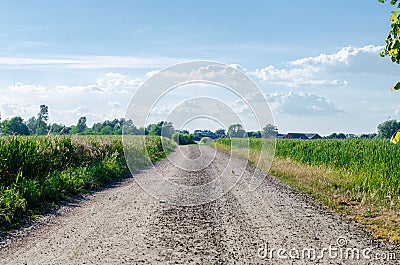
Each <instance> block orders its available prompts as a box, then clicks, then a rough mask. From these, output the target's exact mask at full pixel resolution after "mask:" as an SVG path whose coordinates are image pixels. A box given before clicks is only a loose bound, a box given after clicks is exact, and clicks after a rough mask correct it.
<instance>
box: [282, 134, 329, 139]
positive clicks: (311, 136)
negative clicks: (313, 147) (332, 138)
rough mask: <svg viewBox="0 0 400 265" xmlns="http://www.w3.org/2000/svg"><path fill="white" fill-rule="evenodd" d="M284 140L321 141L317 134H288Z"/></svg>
mask: <svg viewBox="0 0 400 265" xmlns="http://www.w3.org/2000/svg"><path fill="white" fill-rule="evenodd" d="M284 138H285V139H301V140H316V139H322V137H321V136H320V135H319V134H318V133H288V134H286V135H285V137H284Z"/></svg>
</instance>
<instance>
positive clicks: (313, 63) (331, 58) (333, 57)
mask: <svg viewBox="0 0 400 265" xmlns="http://www.w3.org/2000/svg"><path fill="white" fill-rule="evenodd" d="M383 48H384V46H374V45H367V46H364V47H361V48H356V47H351V46H348V47H344V48H342V49H341V50H340V51H338V52H337V53H334V54H324V53H321V54H320V55H319V56H316V57H306V58H301V59H297V60H295V61H292V62H289V63H288V64H289V65H297V66H302V67H320V66H330V65H335V64H349V63H350V59H351V58H352V57H355V56H358V55H359V54H373V55H378V54H379V53H380V52H381V51H382V50H383ZM317 71H319V70H318V69H317Z"/></svg>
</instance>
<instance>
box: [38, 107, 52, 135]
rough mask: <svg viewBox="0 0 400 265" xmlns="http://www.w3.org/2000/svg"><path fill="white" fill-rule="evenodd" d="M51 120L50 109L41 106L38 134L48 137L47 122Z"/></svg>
mask: <svg viewBox="0 0 400 265" xmlns="http://www.w3.org/2000/svg"><path fill="white" fill-rule="evenodd" d="M48 120H49V107H47V106H46V105H40V111H39V113H38V116H37V119H36V134H38V135H46V134H47V132H48V130H47V129H48V126H47V121H48Z"/></svg>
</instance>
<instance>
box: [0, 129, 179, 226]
mask: <svg viewBox="0 0 400 265" xmlns="http://www.w3.org/2000/svg"><path fill="white" fill-rule="evenodd" d="M128 137H130V139H129V141H124V144H128V146H125V148H127V149H128V150H129V151H130V152H132V151H134V152H135V156H136V158H137V161H138V162H137V163H135V167H136V168H137V169H140V168H143V167H145V166H146V165H148V164H150V162H151V161H158V160H160V159H162V158H164V157H165V156H166V155H167V153H166V152H171V151H172V150H173V149H174V147H175V146H176V145H175V144H174V143H173V142H172V141H171V140H170V139H166V138H164V139H161V137H158V136H147V137H146V138H143V137H137V136H128ZM144 139H145V140H144ZM143 141H146V143H145V145H144V144H143ZM163 147H164V148H163ZM150 160H151V161H150ZM128 175H129V170H128V167H127V165H126V162H125V158H124V146H123V143H122V138H121V137H119V136H4V137H0V229H1V231H5V230H8V229H10V228H13V227H16V226H18V225H20V223H21V222H22V221H23V220H26V218H29V217H33V216H35V215H36V214H38V213H40V212H41V211H42V210H43V209H44V208H46V207H48V206H51V205H52V204H54V203H56V202H59V201H61V200H65V199H68V198H70V197H71V196H74V195H77V194H82V193H87V192H89V191H91V190H94V189H97V188H101V187H104V186H106V185H107V184H110V183H112V182H114V181H116V180H120V179H122V178H123V177H126V176H128Z"/></svg>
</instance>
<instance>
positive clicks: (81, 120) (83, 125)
mask: <svg viewBox="0 0 400 265" xmlns="http://www.w3.org/2000/svg"><path fill="white" fill-rule="evenodd" d="M86 129H87V125H86V117H80V118H79V120H78V123H77V124H76V130H77V132H78V133H83V132H84V131H85V130H86Z"/></svg>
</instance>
